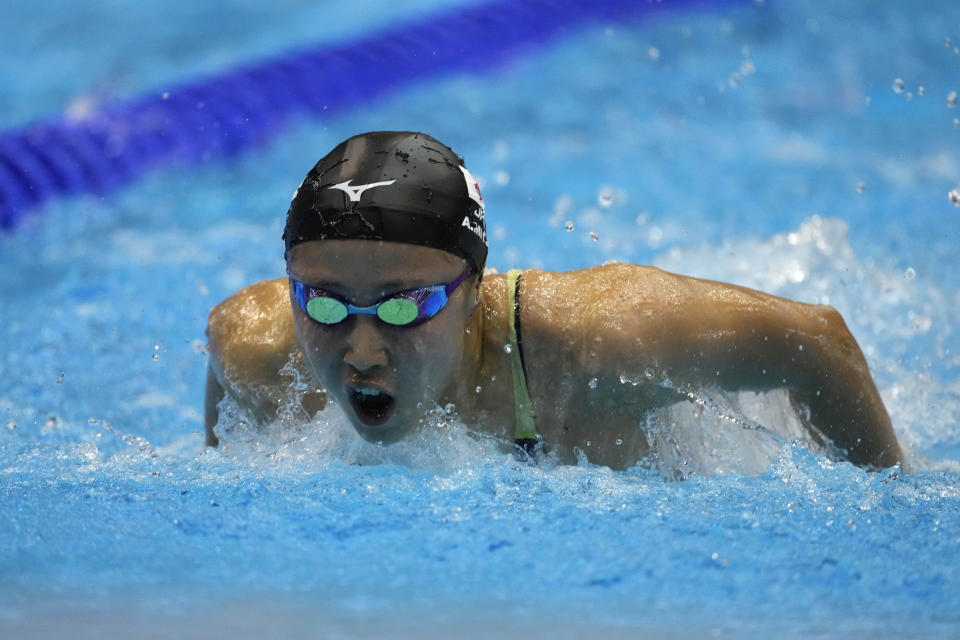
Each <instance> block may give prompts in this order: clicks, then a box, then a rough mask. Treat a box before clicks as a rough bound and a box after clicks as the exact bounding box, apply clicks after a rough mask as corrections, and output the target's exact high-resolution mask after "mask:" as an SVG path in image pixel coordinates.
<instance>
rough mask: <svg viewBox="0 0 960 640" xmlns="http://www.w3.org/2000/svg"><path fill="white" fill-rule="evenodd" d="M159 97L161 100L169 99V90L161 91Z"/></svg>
mask: <svg viewBox="0 0 960 640" xmlns="http://www.w3.org/2000/svg"><path fill="white" fill-rule="evenodd" d="M160 99H161V100H169V99H170V92H169V91H164V92H163V93H161V94H160Z"/></svg>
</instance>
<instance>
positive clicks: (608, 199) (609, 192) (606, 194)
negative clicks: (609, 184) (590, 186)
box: [597, 188, 613, 208]
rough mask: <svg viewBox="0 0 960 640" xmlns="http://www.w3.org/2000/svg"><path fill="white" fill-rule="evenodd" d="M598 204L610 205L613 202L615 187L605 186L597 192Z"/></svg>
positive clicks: (602, 205)
mask: <svg viewBox="0 0 960 640" xmlns="http://www.w3.org/2000/svg"><path fill="white" fill-rule="evenodd" d="M597 204H599V205H600V206H601V207H604V208H606V207H609V206H610V205H611V204H613V189H608V188H603V189H601V190H600V192H599V193H598V194H597Z"/></svg>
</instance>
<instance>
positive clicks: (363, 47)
mask: <svg viewBox="0 0 960 640" xmlns="http://www.w3.org/2000/svg"><path fill="white" fill-rule="evenodd" d="M696 4H713V5H716V4H721V3H720V2H719V1H718V0H713V2H708V0H591V1H589V2H571V1H569V0H499V1H495V2H488V3H485V4H481V5H474V6H471V7H467V8H464V9H460V10H457V11H450V12H446V13H442V14H439V15H434V16H430V17H427V18H425V19H422V20H420V21H417V22H414V23H407V24H403V25H400V26H397V27H394V28H391V29H388V30H386V31H381V32H378V33H376V34H373V35H368V36H363V37H361V38H358V39H356V40H354V41H351V42H347V43H341V44H337V45H333V46H323V47H317V48H312V49H306V50H300V51H297V52H293V53H290V54H287V55H285V56H282V57H279V58H273V59H269V60H266V61H263V62H259V63H256V64H253V65H250V66H247V67H243V68H239V69H234V70H230V71H226V72H224V73H221V74H219V75H216V76H212V77H208V78H206V79H204V80H201V81H198V82H193V83H189V84H183V85H180V86H178V87H174V88H172V89H171V90H170V91H169V92H166V93H164V94H163V95H157V94H156V93H149V94H145V95H141V96H139V97H134V98H131V99H127V100H122V101H117V102H114V103H110V104H107V105H104V106H101V107H99V108H98V109H96V110H94V111H93V112H92V113H90V114H89V115H85V116H84V117H82V118H68V117H64V118H59V119H52V120H46V121H40V122H35V123H32V124H30V125H28V126H26V127H25V128H23V129H19V130H11V131H6V132H2V133H0V228H11V227H14V226H15V225H17V223H19V222H20V221H21V220H22V219H23V217H24V215H26V214H27V212H28V211H29V210H31V209H32V208H35V207H37V206H38V205H40V204H42V203H44V202H46V201H48V200H50V199H52V198H54V197H57V196H64V195H75V194H81V193H93V194H105V193H107V192H109V191H110V190H112V189H115V188H116V187H119V186H121V185H124V184H127V183H129V182H131V181H132V180H134V179H136V178H137V177H139V176H140V175H142V174H143V173H144V172H146V171H148V170H149V169H150V168H152V167H156V166H163V165H169V164H174V163H195V162H202V161H204V160H207V159H210V158H229V157H231V156H234V155H236V154H237V153H240V152H241V151H244V150H245V149H248V148H250V147H251V146H252V145H254V144H257V143H258V142H263V141H266V140H267V139H269V137H270V136H271V135H272V134H273V133H275V132H277V131H278V130H279V129H280V127H281V125H282V124H283V123H284V122H285V121H287V120H289V119H290V118H291V117H292V116H296V115H303V114H308V115H309V114H321V113H322V114H323V115H332V114H335V113H337V112H338V111H342V110H344V109H345V108H347V107H351V106H355V105H357V104H362V103H365V102H370V101H372V100H373V99H376V98H378V97H380V96H382V95H383V94H385V93H387V92H389V91H391V90H396V89H398V88H400V87H403V86H406V85H409V84H411V83H413V82H416V81H418V80H422V79H425V78H429V77H433V76H438V75H442V74H444V73H451V72H457V71H470V72H476V71H482V70H486V69H489V68H491V67H496V66H498V65H501V64H503V63H504V62H506V61H508V60H510V59H513V58H515V57H516V56H517V55H518V54H521V53H523V52H524V51H525V50H528V49H531V48H532V47H534V46H536V45H539V44H543V43H544V42H546V41H548V40H550V39H551V38H553V37H556V36H558V35H561V34H563V33H564V32H565V31H567V30H572V29H578V28H580V27H581V26H583V25H584V24H587V23H590V22H595V21H597V20H611V19H623V18H629V17H633V16H642V15H645V14H648V13H650V12H653V11H657V10H662V9H664V8H672V7H677V6H682V5H696Z"/></svg>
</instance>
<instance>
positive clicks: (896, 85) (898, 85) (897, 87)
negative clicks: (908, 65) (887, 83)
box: [891, 78, 904, 94]
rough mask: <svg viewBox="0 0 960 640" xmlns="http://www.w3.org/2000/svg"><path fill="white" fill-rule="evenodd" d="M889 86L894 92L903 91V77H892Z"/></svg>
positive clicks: (899, 92)
mask: <svg viewBox="0 0 960 640" xmlns="http://www.w3.org/2000/svg"><path fill="white" fill-rule="evenodd" d="M891 88H892V89H893V92H894V93H896V94H901V93H903V88H904V82H903V78H894V80H893V86H892V87H891Z"/></svg>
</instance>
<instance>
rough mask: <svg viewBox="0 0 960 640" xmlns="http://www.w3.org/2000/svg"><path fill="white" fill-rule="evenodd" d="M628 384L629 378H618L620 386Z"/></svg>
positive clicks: (623, 376)
mask: <svg viewBox="0 0 960 640" xmlns="http://www.w3.org/2000/svg"><path fill="white" fill-rule="evenodd" d="M628 382H630V378H628V377H627V376H625V375H621V376H620V384H627V383H628Z"/></svg>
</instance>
